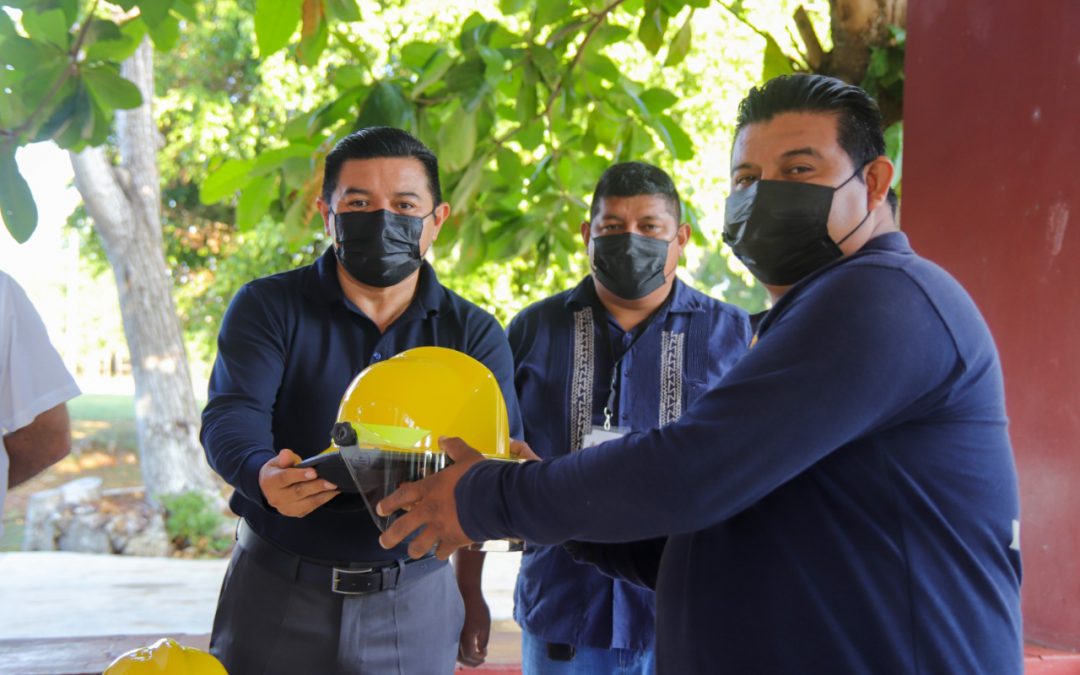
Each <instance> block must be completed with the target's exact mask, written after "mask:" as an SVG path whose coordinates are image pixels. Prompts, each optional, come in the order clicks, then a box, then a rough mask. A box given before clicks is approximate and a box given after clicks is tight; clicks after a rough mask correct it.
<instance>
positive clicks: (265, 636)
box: [202, 127, 521, 675]
mask: <svg viewBox="0 0 1080 675" xmlns="http://www.w3.org/2000/svg"><path fill="white" fill-rule="evenodd" d="M318 206H319V210H320V212H321V213H322V216H323V220H324V223H325V227H326V232H327V234H328V235H329V236H330V237H331V238H332V239H333V245H332V246H331V247H329V248H328V249H327V250H326V253H325V254H324V255H323V256H322V257H321V258H320V259H319V260H318V261H317V262H316V263H315V264H313V265H310V266H307V267H302V268H300V269H296V270H293V271H290V272H285V273H283V274H276V275H273V276H270V277H266V278H263V279H258V280H256V281H253V282H251V283H249V284H247V285H245V286H244V287H243V288H242V289H241V290H240V291H239V292H238V293H237V295H236V297H235V298H234V299H233V301H232V303H231V305H230V306H229V309H228V311H227V312H226V314H225V318H224V320H223V322H222V326H221V334H220V336H219V338H218V356H217V360H216V362H215V363H214V370H213V373H212V375H211V379H210V392H209V401H208V403H207V406H206V410H205V411H204V412H203V428H202V441H203V445H204V447H205V448H206V455H207V458H208V459H209V461H210V464H211V466H213V467H214V469H215V470H216V471H217V472H218V473H219V474H221V476H222V477H223V478H224V479H225V480H226V481H228V482H229V483H230V484H231V485H233V486H234V487H235V488H236V492H235V493H234V495H233V497H232V501H231V506H232V508H233V510H234V511H235V512H236V513H237V514H239V515H240V516H241V517H242V518H243V521H242V523H241V526H240V531H239V536H238V544H237V547H236V549H235V551H234V552H233V558H232V561H231V562H230V565H229V570H228V572H227V573H226V576H225V581H224V583H223V585H222V592H221V597H220V600H219V602H218V610H217V614H216V616H215V618H214V628H213V634H212V636H211V651H212V652H213V653H214V654H215V655H216V656H218V658H220V659H221V661H222V662H223V663H224V665H225V667H226V668H227V669H228V670H229V671H230V672H235V673H255V672H259V673H360V672H363V673H402V674H403V675H413V674H414V673H449V672H451V671H452V670H453V668H454V661H455V656H456V655H458V653H459V650H460V652H461V656H462V657H463V659H467V660H469V661H471V662H473V663H476V662H478V661H482V660H483V653H484V648H485V646H486V642H487V633H488V625H489V624H490V616H489V615H488V613H487V607H486V605H484V602H483V598H482V597H481V596H480V566H481V565H482V557H481V556H482V554H480V553H470V552H463V553H464V555H460V556H459V557H458V565H457V568H458V569H457V572H458V577H459V580H460V587H461V592H460V593H459V590H458V587H457V586H456V585H455V583H454V578H453V577H454V572H453V570H452V569H451V568H450V567H449V566H448V565H447V564H446V563H445V562H443V561H441V560H439V559H437V558H434V557H427V558H423V559H421V560H418V561H415V562H414V561H412V560H410V559H409V558H408V556H407V554H406V550H405V547H404V546H400V547H397V548H395V549H392V550H384V549H382V548H381V547H380V546H379V545H378V541H377V540H378V536H379V531H378V530H377V528H376V527H375V525H374V523H373V522H372V520H371V517H370V516H369V514H368V513H367V512H366V510H365V509H364V507H363V505H362V503H360V502H359V501H357V500H355V499H347V498H346V497H345V496H340V495H339V492H338V490H337V488H336V486H334V485H333V484H331V483H329V482H327V481H324V480H322V479H320V478H319V477H318V476H317V475H316V473H315V471H314V470H312V469H300V468H295V467H294V465H295V464H296V463H298V462H299V461H300V460H301V459H303V458H305V457H309V456H311V455H314V454H316V453H318V452H319V451H321V450H322V449H324V448H325V447H327V445H328V444H329V434H330V429H331V427H332V426H333V424H334V422H335V416H336V413H337V409H338V404H339V403H340V400H341V397H342V395H343V394H344V392H345V389H346V387H347V386H348V384H349V382H350V381H351V380H352V379H353V377H354V376H355V375H356V374H357V373H359V372H360V371H361V370H363V369H364V368H365V367H366V366H368V365H371V364H372V363H375V362H377V361H380V360H382V359H386V358H389V357H391V356H393V355H394V354H397V353H398V352H401V351H404V350H406V349H409V348H412V347H419V346H423V345H438V346H442V347H449V348H452V349H457V350H459V351H462V352H464V353H466V354H469V355H471V356H473V357H475V358H476V359H478V360H480V361H481V362H483V363H484V364H485V365H486V366H487V367H488V368H489V369H490V370H491V371H492V372H493V373H494V375H495V377H496V378H497V379H498V381H499V385H500V387H501V388H502V391H503V395H504V397H505V399H506V404H507V411H508V413H509V417H510V427H511V434H512V435H514V436H515V437H519V436H520V430H521V422H520V415H519V413H518V407H517V400H516V397H515V395H514V390H513V379H512V378H513V373H512V358H511V355H510V349H509V347H508V345H507V343H506V338H505V337H504V335H503V332H502V330H501V328H500V327H499V324H498V322H497V321H495V319H494V318H493V317H492V316H491V315H489V314H487V313H486V312H484V311H482V310H481V309H479V308H478V307H476V306H475V305H473V304H471V303H469V302H467V301H465V300H463V299H462V298H460V297H459V296H457V295H456V294H454V293H453V292H451V291H449V290H447V289H446V288H444V287H443V286H442V285H440V284H439V281H438V279H436V277H435V272H434V271H433V270H432V268H431V266H430V265H429V264H428V263H426V262H424V260H423V258H424V254H425V253H426V252H427V251H428V249H429V248H430V246H431V244H432V242H433V241H434V240H435V238H436V237H437V236H438V234H439V228H440V227H441V226H442V224H443V222H445V221H446V219H447V217H448V216H449V215H450V205H449V204H447V203H446V202H444V201H443V200H442V197H441V193H440V190H439V175H438V165H437V161H436V158H435V156H434V155H433V154H432V153H431V151H430V150H428V149H427V148H426V147H425V146H424V145H423V144H422V143H420V142H419V141H418V140H416V139H415V138H413V137H412V136H410V135H409V134H408V133H406V132H404V131H401V130H398V129H392V128H387V127H372V128H367V129H363V130H361V131H358V132H356V133H354V134H352V135H350V136H348V137H346V138H344V139H343V140H342V141H341V142H339V143H338V144H337V146H336V147H335V148H334V149H333V150H332V151H331V152H330V154H329V155H328V156H327V158H326V166H325V172H324V178H323V191H322V196H321V198H320V199H319V201H318ZM447 395H453V393H452V392H447ZM463 598H464V607H463V603H462V600H463ZM463 620H464V625H465V626H467V628H466V629H465V630H464V631H463V630H462V626H463ZM459 641H460V645H459Z"/></svg>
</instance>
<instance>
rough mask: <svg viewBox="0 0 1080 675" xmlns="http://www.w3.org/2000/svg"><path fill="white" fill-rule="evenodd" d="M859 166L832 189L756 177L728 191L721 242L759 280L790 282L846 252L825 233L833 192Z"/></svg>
mask: <svg viewBox="0 0 1080 675" xmlns="http://www.w3.org/2000/svg"><path fill="white" fill-rule="evenodd" d="M860 171H862V167H859V169H858V170H856V171H855V173H853V174H852V175H851V177H850V178H848V179H847V180H845V181H844V182H843V183H841V184H840V185H837V186H836V187H835V188H834V187H830V186H828V185H814V184H812V183H796V182H793V181H786V180H759V181H757V182H755V183H754V184H753V185H751V186H750V187H748V188H746V189H745V190H739V191H737V192H732V193H731V194H730V195H729V196H728V198H727V201H726V203H725V208H724V243H726V244H727V245H728V246H730V247H731V250H732V251H734V252H735V256H736V257H738V259H739V260H741V261H742V262H743V264H744V265H746V267H747V269H749V270H750V272H751V274H753V275H754V276H755V277H757V278H758V279H759V280H760V281H762V282H764V283H766V284H770V285H773V286H788V285H790V284H793V283H795V282H796V281H798V280H799V279H802V278H803V277H805V276H806V275H808V274H810V273H811V272H814V271H815V270H819V269H821V268H822V267H824V266H825V265H828V264H829V263H831V262H833V261H834V260H839V259H840V258H842V257H843V256H844V254H843V252H842V251H841V250H840V246H839V244H843V243H844V242H845V241H847V238H848V237H850V236H851V235H853V234H855V232H856V231H857V230H858V229H859V228H860V227H862V225H863V223H865V222H866V219H867V218H869V217H870V212H869V211H867V213H866V215H865V216H864V217H863V219H862V220H860V221H859V224H858V225H856V226H855V227H854V228H853V229H852V230H851V232H848V233H847V235H846V236H845V237H844V238H843V239H841V240H840V242H839V243H837V242H834V241H833V240H832V239H831V238H830V237H829V211H830V210H831V209H832V200H833V194H834V193H835V192H836V191H837V190H839V189H840V188H842V187H844V186H845V185H847V184H848V183H849V182H850V181H851V179H852V178H854V177H855V176H857V175H859V172H860Z"/></svg>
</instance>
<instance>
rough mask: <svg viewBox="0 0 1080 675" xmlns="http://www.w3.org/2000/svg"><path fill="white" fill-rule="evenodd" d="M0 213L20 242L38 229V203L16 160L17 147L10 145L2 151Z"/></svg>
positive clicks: (0, 164) (0, 156) (5, 223)
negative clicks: (35, 201)
mask: <svg viewBox="0 0 1080 675" xmlns="http://www.w3.org/2000/svg"><path fill="white" fill-rule="evenodd" d="M0 215H2V216H3V218H4V225H6V226H7V230H8V232H10V233H11V236H12V237H14V238H15V241H17V242H19V243H20V244H22V243H25V242H26V240H27V239H29V238H30V235H32V234H33V233H34V230H35V229H37V218H38V213H37V205H36V204H35V203H34V195H33V193H32V192H30V186H29V185H27V184H26V179H24V178H23V177H22V174H21V173H19V165H18V164H17V163H16V162H15V148H14V146H11V145H8V146H7V147H5V148H4V149H3V150H2V151H0Z"/></svg>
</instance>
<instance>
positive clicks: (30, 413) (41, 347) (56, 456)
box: [0, 271, 80, 532]
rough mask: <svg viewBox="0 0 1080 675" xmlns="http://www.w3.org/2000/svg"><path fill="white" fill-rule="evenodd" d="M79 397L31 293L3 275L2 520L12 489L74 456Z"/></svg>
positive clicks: (0, 388)
mask: <svg viewBox="0 0 1080 675" xmlns="http://www.w3.org/2000/svg"><path fill="white" fill-rule="evenodd" d="M79 394H80V391H79V387H78V386H77V385H76V384H75V380H74V379H73V378H72V377H71V373H69V372H68V370H67V368H66V367H65V366H64V362H63V361H62V360H61V358H60V354H59V353H57V351H56V348H55V347H53V345H52V343H51V342H49V334H48V332H46V330H45V324H44V322H42V320H41V317H40V316H39V315H38V313H37V310H35V309H34V305H33V304H31V303H30V299H29V298H28V297H26V291H24V290H23V289H22V287H21V286H19V284H18V283H16V281H15V280H14V279H12V278H11V277H10V276H8V275H7V274H5V273H4V272H3V271H0V515H3V511H4V498H5V497H6V496H7V491H8V489H9V488H13V487H15V486H16V485H18V484H20V483H24V482H26V481H27V480H29V479H31V478H33V477H34V476H36V475H37V474H39V473H41V472H42V471H44V470H45V469H47V468H49V467H50V466H52V465H53V464H55V463H56V462H59V461H60V460H61V459H63V458H64V457H65V456H66V455H67V454H68V452H70V451H71V424H70V421H69V419H68V412H67V401H68V400H70V399H72V398H74V397H76V396H78V395H79ZM0 532H3V525H2V524H0Z"/></svg>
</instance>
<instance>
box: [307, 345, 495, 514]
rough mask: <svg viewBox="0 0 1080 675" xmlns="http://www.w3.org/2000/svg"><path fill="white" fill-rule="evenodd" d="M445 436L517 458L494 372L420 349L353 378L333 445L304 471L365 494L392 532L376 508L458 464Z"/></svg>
mask: <svg viewBox="0 0 1080 675" xmlns="http://www.w3.org/2000/svg"><path fill="white" fill-rule="evenodd" d="M441 436H457V437H460V438H461V439H462V440H464V441H465V442H466V443H468V444H469V445H470V446H472V447H473V448H476V449H477V450H478V451H480V452H481V453H482V454H484V455H485V456H486V457H488V458H490V459H504V460H510V425H509V421H508V418H507V412H506V402H505V401H504V400H503V396H502V390H501V389H500V388H499V383H498V381H497V380H496V379H495V376H494V375H493V374H492V373H491V371H490V370H488V369H487V367H486V366H484V365H483V364H482V363H480V362H479V361H477V360H476V359H474V358H472V357H471V356H468V355H467V354H463V353H461V352H458V351H455V350H453V349H447V348H444V347H417V348H415V349H409V350H407V351H404V352H401V353H400V354H398V355H396V356H394V357H393V358H390V359H387V360H386V361H381V362H379V363H375V364H373V365H371V366H368V367H367V368H365V369H364V370H363V371H361V372H360V374H359V375H357V376H356V378H355V379H353V381H352V383H350V384H349V387H348V389H347V390H346V391H345V395H344V396H343V397H342V399H341V406H340V408H339V409H338V418H337V423H336V424H335V425H334V428H333V430H332V432H331V438H332V441H333V445H331V446H330V447H329V448H328V449H327V450H325V451H324V452H323V453H322V454H319V455H316V456H315V457H312V458H309V459H307V460H305V461H304V462H303V463H301V466H314V467H316V469H317V471H318V473H319V477H320V478H323V479H325V480H328V481H330V482H332V483H334V484H335V485H337V486H338V487H339V488H340V489H341V491H342V492H343V493H359V494H360V496H361V497H362V498H363V501H364V505H365V506H366V507H367V509H368V512H369V513H370V514H371V517H372V519H373V520H374V521H375V524H376V525H377V526H378V527H379V529H380V530H385V529H386V527H387V526H388V525H389V524H390V522H392V520H393V516H390V517H381V516H379V515H377V514H376V513H375V505H376V504H377V503H378V502H379V501H380V500H381V499H382V498H383V497H385V496H386V495H388V494H390V493H391V492H393V491H394V490H396V489H397V487H398V486H399V485H400V484H401V483H403V482H406V481H416V480H420V479H422V478H426V477H427V476H430V475H432V474H434V473H435V472H437V471H440V470H442V469H443V468H445V467H446V466H448V465H449V464H450V463H452V462H451V460H450V459H449V458H448V457H447V456H446V455H445V454H444V453H443V452H442V451H441V450H440V449H439V437H441ZM337 499H341V497H338V498H337ZM335 501H336V500H335Z"/></svg>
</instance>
